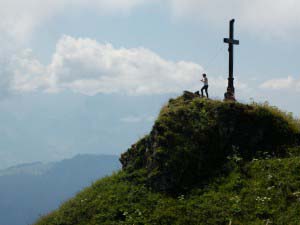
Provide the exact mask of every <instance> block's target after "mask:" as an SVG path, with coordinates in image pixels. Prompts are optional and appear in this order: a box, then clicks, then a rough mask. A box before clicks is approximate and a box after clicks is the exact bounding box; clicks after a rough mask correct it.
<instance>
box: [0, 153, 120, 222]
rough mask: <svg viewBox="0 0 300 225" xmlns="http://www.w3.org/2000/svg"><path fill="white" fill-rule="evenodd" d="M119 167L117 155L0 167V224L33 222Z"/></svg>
mask: <svg viewBox="0 0 300 225" xmlns="http://www.w3.org/2000/svg"><path fill="white" fill-rule="evenodd" d="M119 169H120V164H119V160H118V157H117V156H109V155H78V156H76V157H74V158H72V159H66V160H63V161H61V162H56V163H41V162H36V163H31V164H23V165H19V166H15V167H10V168H8V169H5V170H1V171H0V224H1V225H28V224H32V223H33V222H34V221H35V220H36V219H38V218H39V216H41V215H45V214H47V213H48V212H50V211H52V210H54V209H56V208H57V207H58V206H59V205H60V204H61V203H62V202H64V201H65V200H67V199H68V198H70V197H72V196H73V195H75V194H76V193H77V192H78V191H80V190H81V189H82V188H84V187H86V186H89V185H90V184H91V183H92V182H93V181H95V180H97V179H99V178H101V177H104V176H107V175H110V174H112V173H113V172H114V171H117V170H119Z"/></svg>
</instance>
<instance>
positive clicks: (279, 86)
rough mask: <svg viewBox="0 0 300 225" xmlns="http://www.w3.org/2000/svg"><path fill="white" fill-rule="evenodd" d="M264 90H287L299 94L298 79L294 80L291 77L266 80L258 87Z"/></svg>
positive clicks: (299, 85) (299, 81)
mask: <svg viewBox="0 0 300 225" xmlns="http://www.w3.org/2000/svg"><path fill="white" fill-rule="evenodd" d="M260 87H261V88H262V89H266V90H288V91H296V92H300V79H296V78H294V77H292V76H288V77H286V78H280V79H271V80H267V81H265V82H264V83H262V84H261V86H260Z"/></svg>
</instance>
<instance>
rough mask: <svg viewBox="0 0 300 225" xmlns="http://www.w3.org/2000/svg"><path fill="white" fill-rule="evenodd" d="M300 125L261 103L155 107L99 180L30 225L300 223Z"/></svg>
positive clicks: (192, 99)
mask: <svg viewBox="0 0 300 225" xmlns="http://www.w3.org/2000/svg"><path fill="white" fill-rule="evenodd" d="M299 130H300V125H299V121H297V120H295V119H294V118H293V117H292V116H291V115H289V114H286V113H283V112H281V111H279V110H278V109H277V108H274V107H270V106H268V105H258V104H251V105H244V104H240V103H233V102H221V101H212V100H206V99H200V98H199V97H197V96H196V95H194V94H192V93H185V94H184V95H183V96H181V97H179V98H177V99H172V100H170V101H169V103H168V104H167V105H166V106H164V107H163V108H162V110H161V112H160V115H159V117H158V119H157V120H156V122H155V124H154V126H153V129H152V131H151V132H150V134H149V135H147V136H146V137H144V138H143V139H141V140H140V141H138V142H137V143H136V144H135V145H133V146H132V147H131V148H130V149H129V150H128V151H127V152H125V153H124V154H123V155H122V156H121V159H120V161H121V162H122V165H123V170H122V171H120V172H118V173H117V174H114V175H112V176H110V177H107V178H105V179H102V180H100V181H98V182H96V183H95V184H93V185H92V186H91V187H89V188H87V189H85V190H83V191H82V192H81V193H79V194H78V195H77V196H76V197H74V198H73V199H71V200H69V201H68V202H66V203H65V204H63V205H62V206H61V207H60V209H58V210H57V211H55V212H53V213H51V214H49V215H47V216H45V217H43V218H41V219H40V221H38V222H37V223H36V225H77V224H78V225H79V224H80V225H96V224H97V225H98V224H99V225H122V224H124V225H125V224H126V225H143V224H145V225H146V224H147V225H173V224H175V225H176V224H178V225H188V224H191V225H194V224H195V225H196V224H232V225H235V224H246V225H247V224H249V225H250V224H253V225H254V224H255V225H259V224H264V225H265V224H288V225H293V224H295V225H299V224H300V213H299V212H300V147H298V146H299V143H300V131H299Z"/></svg>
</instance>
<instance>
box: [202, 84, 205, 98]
mask: <svg viewBox="0 0 300 225" xmlns="http://www.w3.org/2000/svg"><path fill="white" fill-rule="evenodd" d="M204 89H205V86H204V87H203V88H201V97H203V91H204Z"/></svg>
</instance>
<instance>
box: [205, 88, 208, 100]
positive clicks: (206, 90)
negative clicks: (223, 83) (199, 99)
mask: <svg viewBox="0 0 300 225" xmlns="http://www.w3.org/2000/svg"><path fill="white" fill-rule="evenodd" d="M205 93H206V97H207V98H208V86H205Z"/></svg>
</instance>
